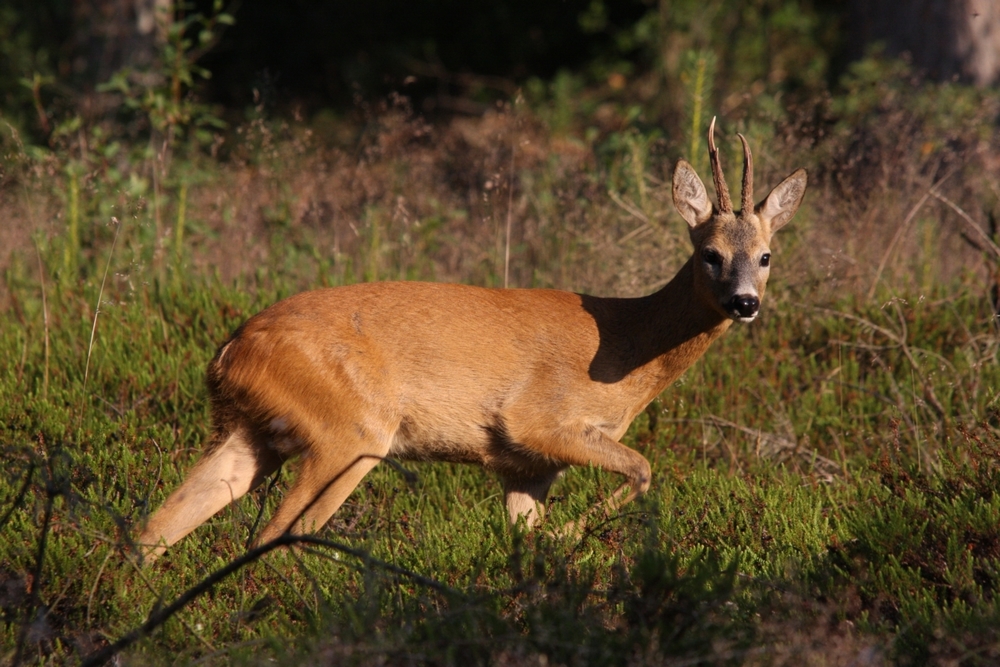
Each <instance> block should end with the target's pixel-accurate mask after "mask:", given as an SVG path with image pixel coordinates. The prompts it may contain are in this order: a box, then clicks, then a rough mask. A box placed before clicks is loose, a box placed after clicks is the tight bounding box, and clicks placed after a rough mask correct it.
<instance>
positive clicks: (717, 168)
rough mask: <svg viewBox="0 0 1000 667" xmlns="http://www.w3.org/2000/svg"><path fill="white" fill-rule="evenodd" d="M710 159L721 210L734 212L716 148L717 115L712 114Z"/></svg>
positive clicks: (709, 144) (709, 129)
mask: <svg viewBox="0 0 1000 667" xmlns="http://www.w3.org/2000/svg"><path fill="white" fill-rule="evenodd" d="M708 159H709V161H710V162H711V163H712V180H713V181H715V193H716V194H717V195H718V196H719V212H720V213H732V212H733V202H732V200H731V199H730V198H729V188H728V187H727V186H726V177H725V176H724V175H723V174H722V165H721V164H719V151H718V149H716V148H715V116H712V122H711V123H710V124H709V126H708Z"/></svg>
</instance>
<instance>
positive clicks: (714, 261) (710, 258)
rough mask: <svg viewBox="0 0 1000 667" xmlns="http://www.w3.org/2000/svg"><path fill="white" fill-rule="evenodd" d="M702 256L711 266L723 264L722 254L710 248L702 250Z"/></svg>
mask: <svg viewBox="0 0 1000 667" xmlns="http://www.w3.org/2000/svg"><path fill="white" fill-rule="evenodd" d="M701 258H702V259H703V260H705V263H706V264H708V265H709V266H722V255H720V254H719V253H717V252H716V251H714V250H711V249H709V248H706V249H705V250H702V251H701Z"/></svg>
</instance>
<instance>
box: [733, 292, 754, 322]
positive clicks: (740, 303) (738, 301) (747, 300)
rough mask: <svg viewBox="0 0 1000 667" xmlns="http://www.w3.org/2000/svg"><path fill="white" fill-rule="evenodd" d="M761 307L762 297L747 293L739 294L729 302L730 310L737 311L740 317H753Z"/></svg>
mask: <svg viewBox="0 0 1000 667" xmlns="http://www.w3.org/2000/svg"><path fill="white" fill-rule="evenodd" d="M759 309H760V299H758V298H757V297H755V296H750V295H747V294H737V295H736V296H734V297H733V298H732V300H731V301H730V302H729V310H730V312H734V313H737V314H738V315H739V316H740V317H753V316H754V315H756V314H757V311H758V310H759Z"/></svg>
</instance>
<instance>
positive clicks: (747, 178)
mask: <svg viewBox="0 0 1000 667" xmlns="http://www.w3.org/2000/svg"><path fill="white" fill-rule="evenodd" d="M736 136H738V137H739V138H740V141H742V142H743V192H742V194H741V196H740V199H741V200H742V201H741V204H740V208H741V209H742V211H743V213H744V214H746V212H747V211H749V212H751V213H753V155H751V154H750V144H748V143H747V138H746V137H744V136H743V135H742V134H739V133H737V134H736Z"/></svg>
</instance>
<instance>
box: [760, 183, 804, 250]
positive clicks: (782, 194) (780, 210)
mask: <svg viewBox="0 0 1000 667" xmlns="http://www.w3.org/2000/svg"><path fill="white" fill-rule="evenodd" d="M806 180H807V179H806V170H805V169H799V170H798V171H796V172H794V173H793V174H792V175H791V176H789V177H788V178H786V179H785V180H783V181H782V182H781V183H778V184H777V185H776V186H774V189H773V190H771V192H770V193H769V194H768V195H767V197H766V198H765V199H764V201H763V202H761V203H760V204H758V205H757V215H758V216H759V217H760V218H761V219H762V220H763V221H765V222H766V223H767V224H768V226H769V228H770V230H771V233H772V234H774V233H775V232H776V231H778V230H779V229H781V228H782V227H784V226H785V224H786V223H787V222H788V221H789V220H791V219H792V216H793V215H795V212H796V211H797V210H799V204H801V203H802V196H803V195H805V193H806Z"/></svg>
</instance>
